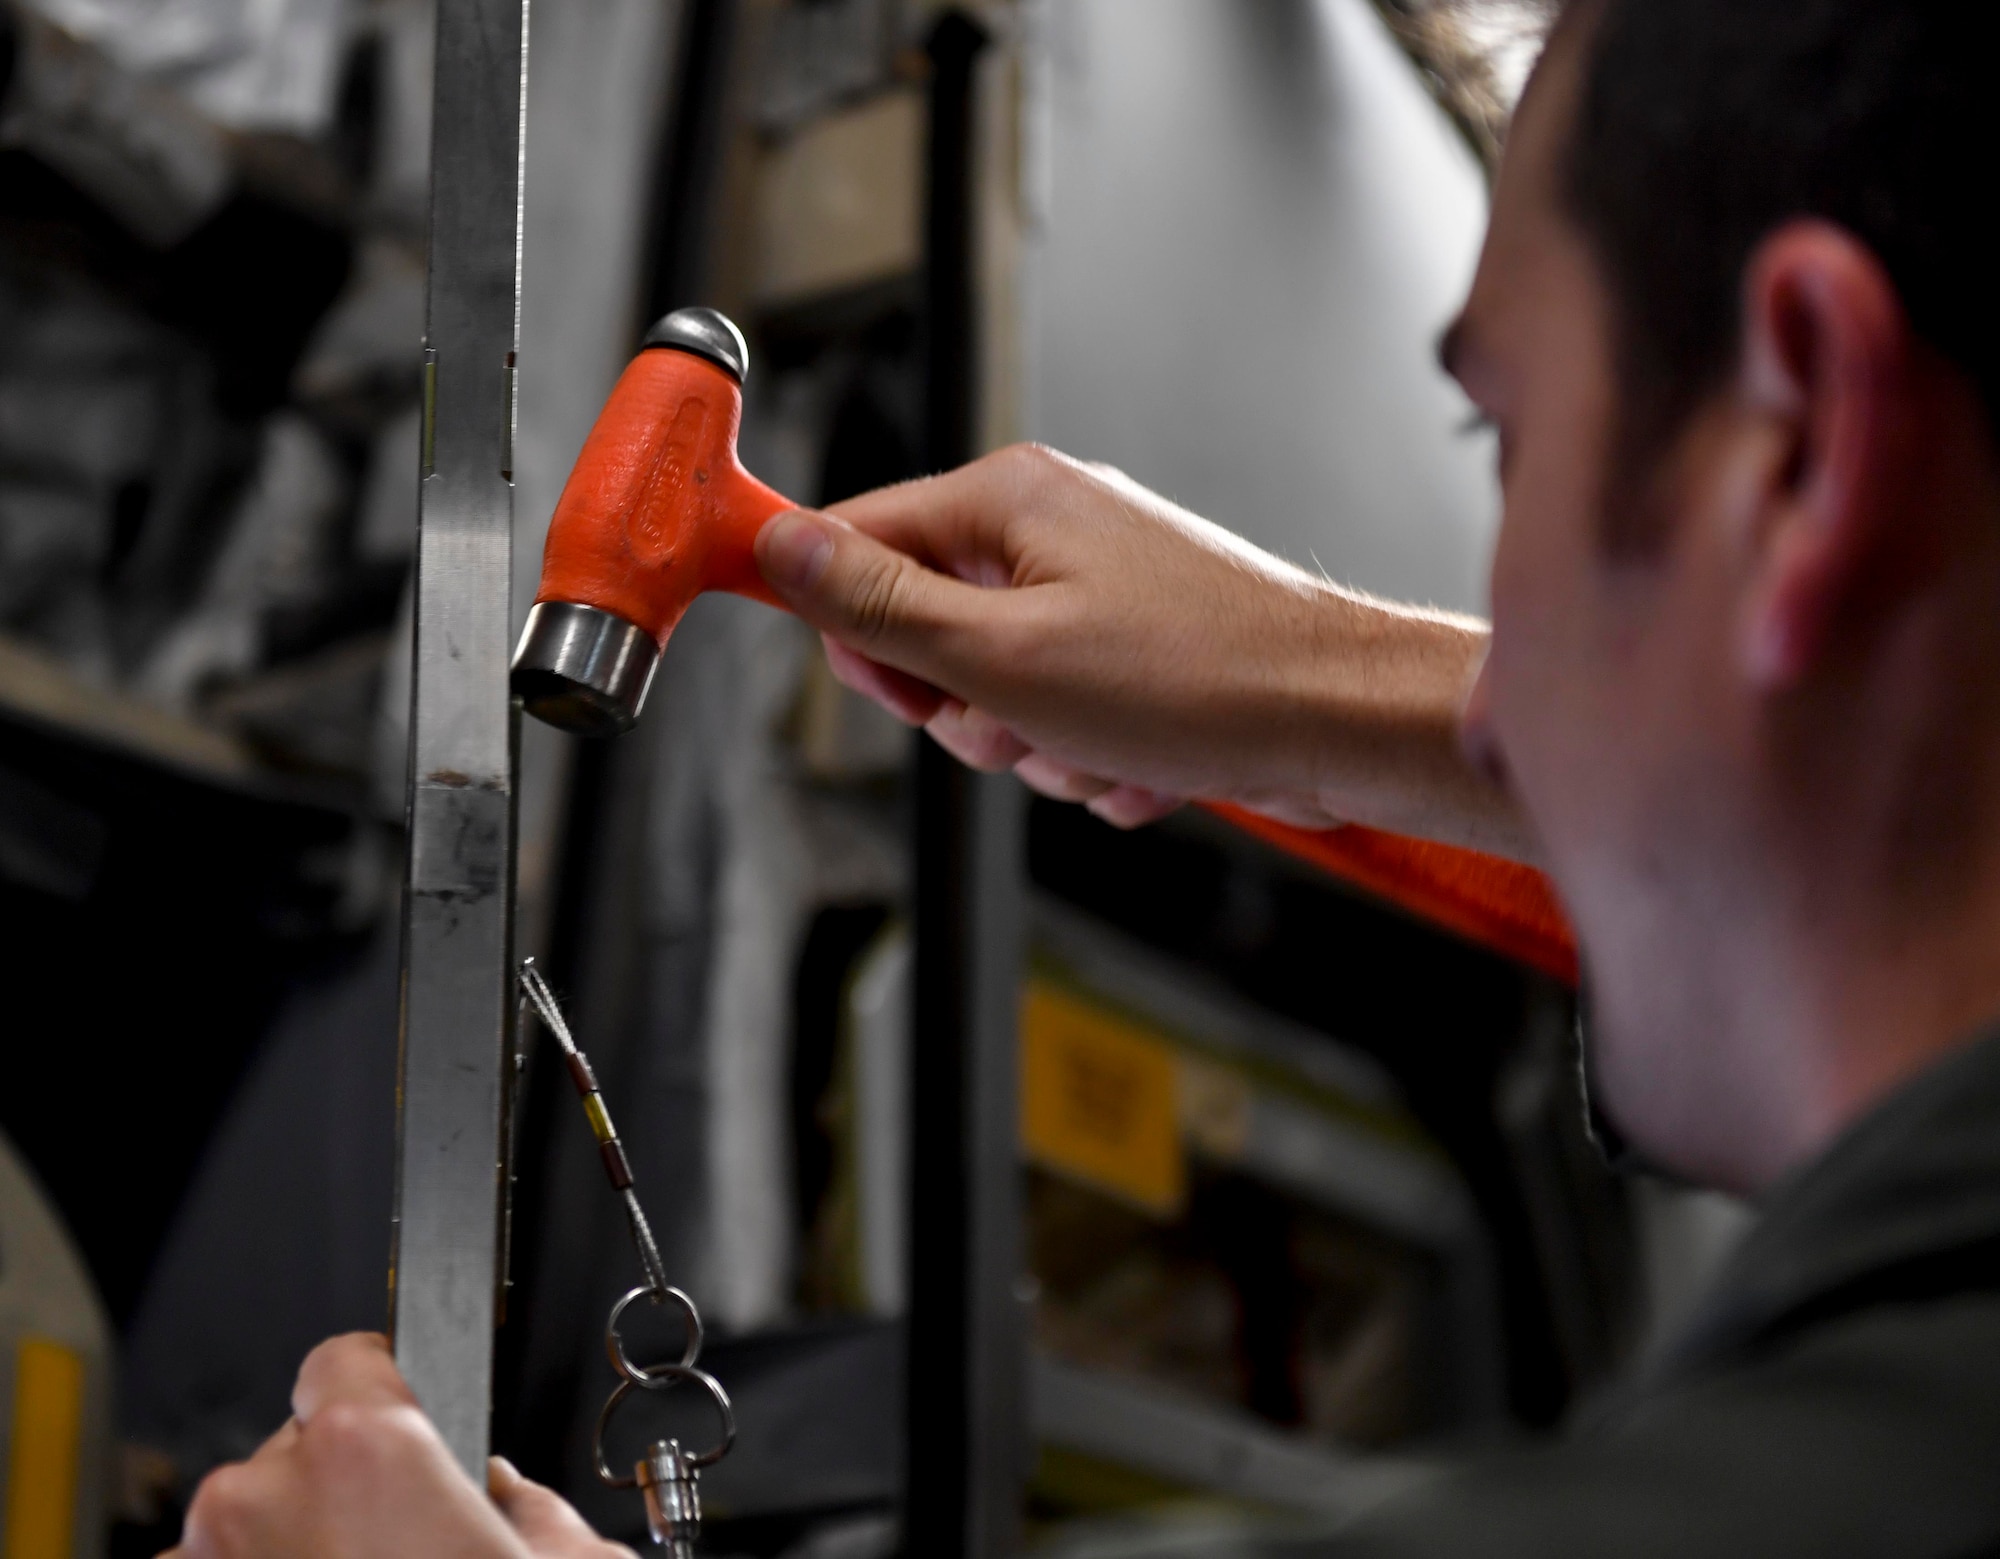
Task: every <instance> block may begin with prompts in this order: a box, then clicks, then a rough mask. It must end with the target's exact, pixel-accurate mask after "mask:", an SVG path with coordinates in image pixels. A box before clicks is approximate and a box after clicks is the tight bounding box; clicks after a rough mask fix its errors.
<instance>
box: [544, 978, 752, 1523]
mask: <svg viewBox="0 0 2000 1559" xmlns="http://www.w3.org/2000/svg"><path fill="white" fill-rule="evenodd" d="M521 994H522V995H523V996H524V997H525V998H526V1000H527V1001H528V1002H529V1003H530V1004H531V1005H532V1006H533V1007H534V1009H535V1013H536V1015H537V1016H538V1017H540V1018H541V1020H542V1027H544V1028H546V1029H547V1030H548V1031H549V1033H550V1034H551V1035H553V1036H554V1037H555V1041H556V1043H557V1044H558V1045H560V1046H562V1053H563V1061H564V1063H565V1065H566V1066H567V1067H568V1069H569V1079H570V1082H571V1083H572V1084H573V1085H575V1088H576V1094H577V1098H579V1099H580V1100H582V1101H583V1113H584V1115H585V1116H586V1117H587V1118H588V1119H589V1121H590V1132H591V1135H592V1136H593V1137H595V1138H596V1139H597V1156H598V1158H599V1159H600V1160H601V1161H602V1163H603V1165H604V1175H605V1178H606V1179H607V1180H609V1181H610V1182H611V1189H612V1192H613V1193H614V1194H615V1195H616V1196H617V1197H618V1198H619V1200H620V1201H621V1202H622V1203H623V1204H624V1207H625V1220H626V1222H627V1223H628V1224H629V1225H630V1226H631V1229H632V1247H633V1249H634V1250H635V1251H637V1252H638V1256H639V1267H640V1270H641V1271H643V1272H644V1273H645V1275H646V1281H645V1282H644V1283H642V1284H640V1285H639V1286H638V1287H637V1288H634V1289H631V1290H629V1291H627V1292H626V1293H625V1294H624V1295H623V1297H621V1298H620V1299H619V1301H618V1302H617V1303H616V1304H614V1305H613V1306H612V1307H611V1315H610V1318H609V1319H608V1320H606V1321H605V1323H604V1352H605V1355H606V1357H608V1358H609V1359H610V1360H611V1367H612V1369H614V1370H615V1371H617V1373H618V1377H619V1379H618V1384H617V1385H616V1386H614V1387H613V1388H612V1391H611V1395H610V1396H609V1397H608V1398H607V1399H606V1400H605V1403H604V1410H603V1411H602V1412H600V1413H599V1414H598V1415H597V1429H596V1432H595V1433H594V1434H593V1435H592V1437H591V1446H590V1456H591V1462H592V1465H594V1466H595V1467H596V1468H597V1476H598V1477H599V1478H601V1479H602V1480H603V1481H604V1482H605V1483H606V1484H608V1485H609V1486H610V1487H612V1488H614V1489H631V1488H636V1489H639V1490H641V1491H642V1492H643V1493H644V1495H645V1497H646V1524H647V1526H648V1527H650V1528H651V1529H652V1533H653V1541H654V1542H656V1543H658V1544H660V1545H661V1546H662V1547H663V1548H666V1549H667V1550H668V1551H669V1552H671V1553H672V1555H673V1556H674V1559H689V1556H690V1555H691V1554H692V1553H693V1551H694V1540H695V1537H696V1536H697V1535H698V1534H699V1533H700V1531H701V1492H700V1489H699V1486H698V1484H697V1479H698V1477H699V1475H700V1473H701V1469H702V1468H704V1467H712V1466H714V1465H715V1464H716V1463H717V1462H719V1461H721V1460H722V1458H723V1457H725V1456H727V1455H728V1454H729V1448H730V1446H732V1445H734V1444H735V1443H736V1414H735V1411H734V1409H733V1408H731V1406H730V1403H729V1393H728V1392H726V1391H724V1390H723V1389H722V1383H721V1382H720V1381H718V1380H717V1379H716V1378H715V1377H714V1376H713V1375H711V1374H709V1373H708V1372H707V1371H706V1370H703V1369H700V1368H698V1367H697V1363H696V1361H697V1360H698V1359H700V1357H701V1343H702V1330H701V1312H700V1311H698V1310H696V1309H695V1305H694V1301H693V1300H692V1299H690V1298H688V1296H687V1295H686V1294H685V1293H683V1292H682V1291H681V1290H680V1289H678V1288H675V1287H674V1286H673V1285H672V1284H671V1283H669V1282H668V1281H667V1274H666V1268H665V1267H664V1266H663V1265H662V1263H661V1261H660V1248H659V1246H658V1245H657V1244H656V1243H655V1242H654V1239H653V1227H652V1225H651V1224H649V1223H648V1222H647V1221H646V1210H645V1209H644V1208H643V1207H641V1206H640V1205H639V1194H638V1192H637V1191H636V1190H635V1189H634V1188H633V1184H632V1166H631V1163H630V1162H629V1161H628V1160H627V1159H626V1157H625V1145H624V1144H623V1143H622V1142H620V1141H619V1140H618V1129H617V1128H616V1127H615V1126H613V1125H612V1124H611V1112H610V1111H609V1110H607V1109H606V1108H605V1105H604V1095H603V1093H602V1092H600V1091H599V1089H598V1086H597V1074H596V1073H595V1072H594V1071H593V1070H591V1065H590V1058H589V1057H587V1056H586V1055H584V1053H583V1051H582V1050H581V1049H579V1048H578V1047H577V1043H576V1040H575V1039H574V1038H573V1037H572V1036H571V1034H570V1031H569V1024H568V1023H567V1022H566V1021H565V1020H564V1018H563V1014H562V1008H561V1007H560V1006H559V1005H558V1004H557V1002H556V998H555V993H554V992H553V991H551V990H550V989H549V985H548V981H546V980H544V979H543V978H542V972H541V970H539V969H537V968H536V967H535V961H534V959H532V958H527V959H523V960H522V962H521ZM637 1299H645V1300H648V1301H650V1302H651V1303H653V1304H655V1305H667V1304H672V1305H676V1306H678V1307H679V1308H680V1311H681V1313H682V1315H683V1316H685V1317H686V1320H687V1345H686V1347H685V1348H683V1349H682V1351H681V1357H680V1362H679V1363H676V1364H650V1365H637V1364H634V1363H633V1362H632V1360H631V1358H630V1356H629V1355H628V1354H627V1353H626V1351H625V1340H624V1338H623V1337H621V1336H620V1335H619V1331H618V1326H619V1323H620V1322H621V1321H623V1320H624V1319H625V1312H626V1310H627V1309H628V1308H629V1307H630V1306H631V1304H632V1302H633V1301H634V1300H637ZM682 1384H692V1385H696V1386H699V1387H700V1388H701V1389H702V1390H703V1391H705V1392H707V1393H708V1396H709V1400H710V1401H712V1402H713V1403H714V1404H715V1409H716V1413H717V1416H718V1417H720V1419H721V1420H722V1437H721V1439H719V1440H718V1441H717V1442H716V1443H715V1445H714V1446H713V1447H712V1448H711V1449H709V1450H706V1451H698V1452H688V1451H684V1450H682V1449H681V1443H680V1441H678V1440H671V1439H669V1440H655V1441H654V1442H653V1443H652V1444H651V1445H649V1446H648V1447H647V1448H646V1454H645V1455H644V1456H642V1457H641V1458H640V1459H639V1462H638V1465H637V1466H636V1467H635V1468H634V1470H633V1471H632V1473H631V1474H630V1475H629V1476H626V1475H623V1474H620V1473H617V1472H614V1471H612V1469H611V1464H610V1463H609V1462H608V1461H607V1460H606V1459H605V1455H604V1434H605V1431H606V1430H607V1429H609V1428H610V1427H611V1420H612V1417H613V1415H614V1414H616V1413H617V1411H618V1408H619V1405H620V1404H621V1403H623V1402H624V1400H625V1399H626V1398H627V1397H629V1396H630V1395H631V1394H632V1393H633V1392H634V1391H670V1390H672V1389H673V1388H674V1387H675V1386H678V1385H682Z"/></svg>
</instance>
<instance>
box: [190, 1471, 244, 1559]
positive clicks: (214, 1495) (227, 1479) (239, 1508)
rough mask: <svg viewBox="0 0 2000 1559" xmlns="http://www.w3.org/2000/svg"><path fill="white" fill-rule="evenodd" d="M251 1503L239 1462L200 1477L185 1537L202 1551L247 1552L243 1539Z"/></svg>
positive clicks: (215, 1552) (219, 1552)
mask: <svg viewBox="0 0 2000 1559" xmlns="http://www.w3.org/2000/svg"><path fill="white" fill-rule="evenodd" d="M251 1505H252V1499H251V1491H250V1485H249V1480H248V1479H247V1478H246V1477H245V1476H244V1469H243V1468H242V1467H241V1466H239V1465H231V1466H227V1467H218V1468H216V1469H215V1471H213V1472H211V1473H210V1474H209V1475H208V1476H207V1477H205V1478H203V1479H202V1480H201V1483H200V1485H199V1486H198V1487H197V1488H196V1489H195V1492H194V1498H193V1499H192V1500H190V1501H189V1502H188V1508H187V1519H186V1541H188V1542H189V1543H192V1544H195V1545H197V1546H198V1548H199V1550H200V1551H201V1552H203V1553H213V1554H238V1553H244V1552H247V1549H246V1547H245V1542H244V1539H245V1537H246V1535H247V1533H246V1528H247V1526H248V1523H249V1518H250V1515H251Z"/></svg>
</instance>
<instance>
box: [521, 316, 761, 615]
mask: <svg viewBox="0 0 2000 1559" xmlns="http://www.w3.org/2000/svg"><path fill="white" fill-rule="evenodd" d="M742 422H743V390H742V387H741V386H740V385H739V384H737V382H736V381H735V379H733V378H732V377H731V376H730V375H729V374H728V373H726V372H725V371H724V370H723V369H721V368H719V367H717V366H716V365H715V364H714V363H711V362H709V361H708V360H706V359H705V358H701V357H697V356H695V355H694V354H693V353H690V352H681V351H675V350H672V349H671V348H666V347H650V348H648V349H647V350H645V351H642V352H641V353H640V354H639V355H638V356H637V357H635V358H633V359H632V361H631V363H630V365H628V366H627V368H626V369H625V372H624V374H623V375H622V376H621V377H620V378H619V380H618V384H617V387H616V388H615V389H613V390H612V392H611V399H610V400H609V401H607V402H606V403H605V407H604V412H603V414H602V415H601V416H600V417H599V418H598V419H597V425H596V426H595V427H594V428H592V429H591V431H590V437H589V438H588V439H587V440H585V442H584V446H583V453H582V454H581V455H579V456H578V457H577V462H576V468H575V469H574V470H573V471H571V472H570V478H569V482H568V483H567V485H565V486H564V488H563V494H562V498H561V500H560V501H559V502H558V503H557V504H556V512H555V517H554V518H553V519H551V520H550V522H549V537H548V543H547V545H546V546H545V547H544V549H543V553H542V585H541V590H540V591H539V592H538V593H537V595H536V596H535V599H536V600H537V601H565V602H571V603H574V604H576V605H579V606H594V607H596V608H598V609H599V610H600V611H606V612H611V613H615V614H616V615H617V616H619V617H623V618H624V619H625V620H626V621H627V622H631V623H636V624H637V625H638V626H639V627H641V628H643V629H644V630H645V631H646V632H647V633H649V634H651V635H652V636H653V640H654V642H655V643H657V644H660V645H662V646H664V645H665V644H666V641H667V635H668V634H670V633H672V632H673V630H674V626H675V624H677V623H678V622H679V621H680V620H681V617H682V615H683V614H685V613H686V611H687V609H688V607H689V605H690V604H691V603H692V602H693V601H694V598H695V597H696V596H697V595H700V594H701V593H702V592H703V591H704V590H728V591H732V592H734V593H735V594H737V595H747V596H750V597H753V598H754V599H756V600H759V601H765V602H768V603H770V604H771V605H773V606H777V605H781V604H782V603H780V602H779V600H778V598H777V597H776V596H774V595H773V594H772V593H771V590H770V587H769V586H768V585H766V584H765V583H764V579H763V576H762V574H760V573H759V572H758V570H757V561H756V558H755V556H754V554H753V550H752V549H753V547H754V546H755V544H756V540H757V532H758V531H759V530H761V529H762V528H763V526H764V522H765V521H766V520H768V519H770V518H771V516H772V515H774V514H778V513H780V512H781V511H783V510H786V509H790V508H794V507H796V506H795V505H794V504H792V503H791V502H790V501H789V500H788V499H786V498H783V497H780V496H779V495H778V494H777V493H775V492H773V491H772V490H771V489H770V488H768V487H766V486H765V485H764V484H763V483H762V482H760V481H758V480H757V479H756V478H755V477H754V476H752V475H750V473H749V472H747V471H745V470H744V469H743V466H742V462H741V461H739V460H738V459H737V455H736V435H737V430H738V429H739V428H740V427H741V426H742Z"/></svg>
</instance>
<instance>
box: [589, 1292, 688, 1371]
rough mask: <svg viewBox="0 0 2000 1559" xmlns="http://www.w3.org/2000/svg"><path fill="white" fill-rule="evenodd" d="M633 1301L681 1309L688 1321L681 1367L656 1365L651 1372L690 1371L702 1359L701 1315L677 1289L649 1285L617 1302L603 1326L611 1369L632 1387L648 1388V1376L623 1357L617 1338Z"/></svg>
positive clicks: (622, 1341) (623, 1351)
mask: <svg viewBox="0 0 2000 1559" xmlns="http://www.w3.org/2000/svg"><path fill="white" fill-rule="evenodd" d="M635 1299H650V1300H652V1301H653V1303H654V1304H656V1305H657V1304H663V1303H665V1302H666V1301H667V1300H670V1299H671V1300H672V1301H673V1302H674V1303H675V1304H677V1305H679V1306H680V1307H681V1313H682V1314H684V1315H685V1316H686V1317H687V1347H686V1348H685V1349H684V1350H683V1351H682V1353H681V1361H680V1363H679V1364H678V1365H658V1364H656V1365H654V1366H652V1368H653V1369H655V1370H657V1369H675V1368H678V1369H684V1370H688V1369H693V1368H694V1361H695V1360H696V1359H698V1358H700V1357H701V1343H702V1330H701V1312H700V1311H699V1310H697V1309H695V1307H694V1301H693V1300H692V1299H690V1298H688V1296H687V1295H686V1294H683V1293H682V1292H681V1291H680V1290H679V1289H677V1288H669V1289H665V1290H661V1289H657V1288H654V1287H652V1286H651V1285H647V1286H644V1287H641V1288H635V1289H633V1290H632V1291H631V1292H630V1293H629V1294H627V1295H626V1296H625V1297H624V1298H623V1299H621V1300H619V1301H618V1303H617V1304H615V1305H613V1306H612V1307H611V1319H610V1320H608V1321H606V1322H605V1323H604V1352H605V1354H606V1356H607V1357H609V1358H610V1360H611V1367H612V1368H613V1369H614V1370H616V1371H617V1372H618V1373H619V1375H620V1376H621V1377H622V1378H623V1379H625V1380H626V1381H629V1382H630V1383H631V1384H633V1385H635V1386H647V1377H648V1375H649V1373H650V1372H649V1371H648V1370H645V1369H641V1368H640V1367H639V1366H638V1365H636V1364H634V1363H633V1362H632V1361H631V1360H630V1359H628V1358H627V1357H626V1356H625V1339H624V1338H622V1337H620V1336H619V1335H618V1323H619V1322H620V1321H621V1320H623V1319H624V1317H625V1309H626V1307H627V1306H628V1305H630V1304H631V1303H632V1301H633V1300H635ZM647 1389H648V1390H657V1389H658V1388H657V1387H652V1386H647Z"/></svg>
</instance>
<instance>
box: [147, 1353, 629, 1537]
mask: <svg viewBox="0 0 2000 1559" xmlns="http://www.w3.org/2000/svg"><path fill="white" fill-rule="evenodd" d="M292 1412H293V1417H292V1419H291V1421H290V1422H289V1423H287V1424H286V1425H285V1426H284V1428H282V1429H280V1430H279V1431H278V1432H277V1433H276V1434H274V1435H273V1436H271V1438H270V1439H269V1440H267V1441H265V1442H264V1444H263V1445H262V1446H261V1447H260V1448H259V1449H258V1451H257V1454H256V1455H255V1456H253V1457H251V1458H250V1460H249V1461H247V1462H241V1463H238V1464H236V1465H233V1466H229V1467H221V1468H218V1469H217V1470H216V1471H214V1472H212V1473H210V1474H209V1476H208V1477H207V1478H206V1479H204V1480H203V1482H202V1485H201V1488H200V1489H199V1490H198V1491H197V1492H196V1494H195V1498H194V1503H193V1504H192V1505H191V1506H189V1508H188V1515H187V1525H186V1528H185V1530H184V1531H183V1532H182V1534H181V1546H180V1547H179V1548H177V1549H174V1550H172V1551H171V1552H170V1553H169V1554H167V1555H164V1556H162V1559H272V1556H275V1555H280V1554H282V1555H297V1556H308V1559H392V1556H395V1555H399V1554H408V1555H411V1556H412V1559H632V1554H631V1550H630V1549H627V1548H623V1547H620V1546H619V1545H617V1544H615V1543H607V1542H605V1541H604V1540H603V1539H601V1538H600V1537H598V1536H597V1534H596V1533H594V1532H592V1531H591V1530H590V1528H589V1527H588V1526H587V1525H585V1524H584V1521H583V1518H582V1517H580V1516H578V1515H577V1513H576V1512H575V1511H574V1510H572V1509H571V1508H570V1507H569V1506H568V1505H567V1504H565V1503H564V1502H563V1501H562V1500H561V1499H559V1498H557V1497H556V1496H555V1495H554V1494H552V1493H550V1492H549V1491H548V1490H547V1489H545V1488H542V1487H540V1486H539V1485H537V1484H533V1483H530V1482H528V1480H527V1479H525V1478H523V1477H522V1476H521V1475H520V1474H519V1473H518V1472H516V1471H515V1470H514V1469H513V1468H512V1467H511V1466H509V1465H508V1464H507V1463H506V1462H504V1461H502V1460H500V1459H499V1458H497V1457H496V1458H495V1459H494V1461H493V1463H492V1466H491V1469H490V1474H489V1487H488V1490H487V1492H481V1491H480V1490H479V1489H478V1488H476V1487H475V1486H474V1485H473V1483H472V1481H471V1480H470V1479H469V1478H467V1477H466V1476H465V1474H464V1472H463V1471H461V1470H460V1468H459V1465H458V1463H457V1462H455V1461H454V1460H453V1459H452V1455H451V1452H450V1451H449V1450H447V1449H446V1447H445V1443H444V1441H443V1440H442V1439H440V1438H439V1436H438V1433H437V1431H436V1430H435V1429H434V1428H432V1427H431V1423H430V1420H429V1419H427V1418H425V1417H424V1415H423V1412H422V1411H421V1409H419V1408H418V1406H417V1402H416V1398H415V1397H413V1396H412V1395H411V1394H410V1388H409V1387H408V1386H407V1385H405V1384H404V1382H403V1377H402V1376H401V1375H400V1374H398V1373H397V1371H396V1366H395V1363H394V1361H393V1360H392V1359H391V1358H390V1356H389V1347H388V1343H387V1342H386V1341H385V1340H384V1339H383V1338H381V1337H378V1336H373V1335H361V1334H357V1335H355V1336H351V1337H337V1338H335V1339H334V1340H333V1341H331V1342H326V1343H322V1344H320V1346H319V1347H317V1348H315V1349H314V1350H313V1351H312V1353H310V1354H309V1355H307V1357H306V1361H305V1363H304V1365H303V1366H301V1367H300V1369H299V1378H298V1384H297V1385H296V1386H295V1387H294V1388H293V1390H292Z"/></svg>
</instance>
